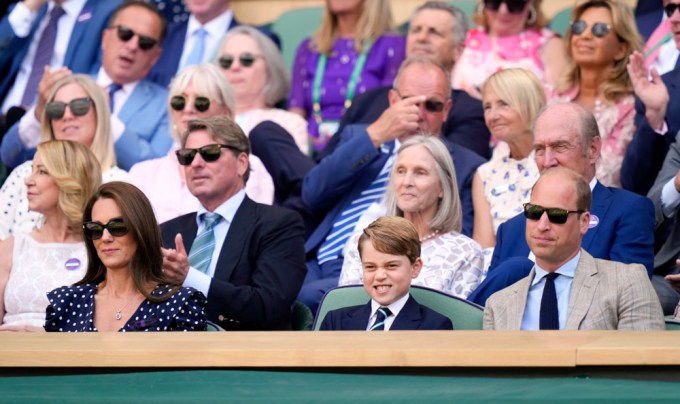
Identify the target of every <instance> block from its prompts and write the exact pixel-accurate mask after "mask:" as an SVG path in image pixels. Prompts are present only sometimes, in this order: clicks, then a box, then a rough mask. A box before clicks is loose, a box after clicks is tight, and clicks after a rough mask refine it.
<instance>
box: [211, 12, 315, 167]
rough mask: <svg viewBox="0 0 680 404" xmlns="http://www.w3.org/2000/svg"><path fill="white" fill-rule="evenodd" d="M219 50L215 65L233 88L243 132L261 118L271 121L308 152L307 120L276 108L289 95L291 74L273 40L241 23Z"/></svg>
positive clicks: (246, 132)
mask: <svg viewBox="0 0 680 404" xmlns="http://www.w3.org/2000/svg"><path fill="white" fill-rule="evenodd" d="M219 49H220V51H219V53H218V55H219V56H218V58H217V60H216V64H217V66H218V67H220V68H221V69H222V74H224V77H225V78H226V79H227V81H229V84H231V86H232V88H233V89H234V95H235V96H236V115H235V117H234V120H235V121H236V123H238V125H239V126H240V127H241V129H243V132H245V134H246V135H248V134H249V133H250V131H251V130H252V129H253V128H254V127H255V126H257V125H258V124H259V123H261V122H262V121H272V122H274V123H276V124H277V125H279V126H281V127H282V128H283V129H285V130H286V132H288V133H289V134H290V135H291V136H292V137H293V139H294V140H295V143H296V144H297V145H298V147H299V148H300V150H301V151H302V152H303V153H305V154H307V153H308V152H309V138H308V136H307V121H305V120H304V119H302V118H301V117H300V116H299V115H298V114H294V113H292V112H289V111H286V110H283V109H280V108H276V105H277V104H278V103H280V102H282V101H285V99H286V97H287V96H288V92H289V90H290V77H289V75H288V70H287V69H286V65H285V62H284V61H283V57H282V56H281V52H280V51H279V50H278V48H277V47H276V45H275V44H274V42H272V40H271V39H269V37H267V36H266V35H264V34H262V33H261V32H260V31H259V30H258V29H256V28H253V27H249V26H247V25H240V26H238V27H236V28H233V29H230V30H229V32H227V35H225V37H224V40H223V41H222V45H221V46H220V48H219Z"/></svg>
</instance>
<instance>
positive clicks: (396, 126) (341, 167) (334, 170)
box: [299, 57, 484, 309]
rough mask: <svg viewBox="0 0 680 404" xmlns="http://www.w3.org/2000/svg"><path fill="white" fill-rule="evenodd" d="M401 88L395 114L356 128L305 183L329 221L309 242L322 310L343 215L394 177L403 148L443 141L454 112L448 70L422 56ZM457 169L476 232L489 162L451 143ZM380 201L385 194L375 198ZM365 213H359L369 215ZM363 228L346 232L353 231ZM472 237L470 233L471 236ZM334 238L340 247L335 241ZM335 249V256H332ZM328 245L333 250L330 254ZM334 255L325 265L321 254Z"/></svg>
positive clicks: (310, 298) (406, 71) (303, 294)
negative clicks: (482, 170) (412, 140)
mask: <svg viewBox="0 0 680 404" xmlns="http://www.w3.org/2000/svg"><path fill="white" fill-rule="evenodd" d="M395 83H396V86H395V88H394V89H393V90H391V91H390V93H389V98H390V107H389V108H388V109H387V110H385V112H383V114H382V115H381V116H380V118H378V119H377V120H376V121H375V122H373V123H372V124H370V125H349V126H347V127H346V128H345V130H344V131H343V133H342V134H341V135H340V136H341V140H340V144H339V145H338V147H337V148H336V150H335V151H334V152H333V153H332V154H331V155H329V156H327V157H325V158H324V159H323V160H321V162H319V164H318V165H317V166H315V167H314V168H313V169H312V170H310V171H309V173H308V174H307V176H305V178H304V181H303V185H302V200H303V202H304V204H305V205H306V206H307V207H308V208H309V209H310V210H311V211H312V212H315V213H317V214H320V215H323V214H324V213H325V212H328V213H325V215H324V216H323V220H322V221H321V223H320V224H319V225H318V226H317V227H316V229H315V230H314V232H313V233H312V234H311V235H310V236H309V238H308V239H307V242H306V243H305V251H306V252H307V258H308V262H307V264H308V268H309V272H308V274H307V278H306V279H305V285H304V286H303V288H302V290H301V291H300V296H299V299H300V300H301V301H302V302H303V303H305V304H307V305H308V306H310V308H312V309H315V308H316V305H317V304H318V302H319V300H320V299H321V296H323V293H324V292H325V291H327V290H329V289H330V288H332V287H334V286H336V285H337V282H338V277H339V276H340V269H341V268H342V261H343V258H342V253H341V250H339V251H338V248H339V247H342V245H344V242H342V240H339V239H334V238H335V234H336V233H337V231H336V230H335V229H336V228H338V226H340V224H341V222H342V221H344V219H342V217H343V216H346V215H347V214H348V213H347V210H348V209H352V208H351V205H353V204H357V203H358V202H357V201H358V200H360V199H363V198H364V195H362V194H365V193H367V192H371V193H372V192H373V191H371V187H372V185H373V183H374V182H375V181H376V180H377V179H378V178H379V177H380V174H381V173H385V172H386V171H389V168H390V165H391V162H392V161H393V159H394V156H395V155H396V152H397V149H398V143H399V142H401V141H404V140H405V139H407V138H409V137H410V136H413V135H414V134H419V133H423V134H430V135H434V136H436V135H438V134H439V133H440V131H441V126H442V124H443V123H444V121H445V120H446V116H447V114H448V110H449V109H450V108H451V99H450V98H449V97H450V94H451V92H450V84H449V83H450V80H449V75H448V71H446V70H444V68H443V67H442V66H441V65H440V64H439V63H437V62H436V61H434V60H432V59H429V58H423V57H415V58H411V59H407V60H406V61H404V63H403V64H402V65H401V68H400V69H399V73H398V74H397V78H396V79H395ZM447 146H448V148H449V151H450V152H451V157H452V158H453V161H454V166H455V169H456V181H457V183H458V190H459V194H460V199H461V205H462V209H463V229H464V230H463V232H464V233H466V232H471V231H472V221H473V210H472V198H471V186H472V185H471V184H472V176H473V175H474V173H475V171H476V170H477V167H479V165H481V164H482V163H483V162H484V160H483V159H482V158H481V157H479V156H478V155H477V154H476V153H474V152H471V151H470V150H467V149H465V148H463V147H461V146H459V145H455V144H451V143H448V144H447ZM372 195H377V196H378V197H379V196H380V195H382V194H381V193H372ZM364 211H365V210H358V211H356V212H355V214H363V213H364ZM355 224H356V221H352V222H350V223H346V224H344V225H343V226H352V227H353V225H355ZM466 234H468V233H466ZM331 239H333V240H331ZM330 244H333V246H334V247H333V249H331V250H329V248H330ZM324 246H326V247H324ZM319 249H323V250H327V251H328V253H331V252H332V254H331V255H328V256H326V255H327V254H324V255H323V258H322V259H318V250H319Z"/></svg>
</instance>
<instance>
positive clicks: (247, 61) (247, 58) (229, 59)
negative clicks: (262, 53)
mask: <svg viewBox="0 0 680 404" xmlns="http://www.w3.org/2000/svg"><path fill="white" fill-rule="evenodd" d="M257 58H258V55H255V54H253V53H250V52H244V53H242V54H240V55H238V61H239V62H240V63H241V66H243V67H250V66H252V65H253V63H255V60H256V59H257ZM217 61H218V62H219V63H220V66H222V68H223V69H229V68H230V67H231V65H233V64H234V55H230V54H226V55H222V56H220V58H219V59H218V60H217Z"/></svg>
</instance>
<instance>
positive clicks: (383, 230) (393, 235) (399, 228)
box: [358, 216, 420, 264]
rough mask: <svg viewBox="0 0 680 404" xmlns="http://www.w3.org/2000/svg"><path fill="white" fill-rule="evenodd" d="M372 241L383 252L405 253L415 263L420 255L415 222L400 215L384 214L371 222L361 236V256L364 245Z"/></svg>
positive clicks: (418, 237)
mask: <svg viewBox="0 0 680 404" xmlns="http://www.w3.org/2000/svg"><path fill="white" fill-rule="evenodd" d="M365 241H370V242H371V244H372V245H373V248H375V249H376V250H377V251H379V252H381V253H383V254H392V255H405V256H406V257H408V260H409V261H410V262H411V264H413V263H414V262H416V259H417V258H419V257H420V236H419V235H418V231H417V230H416V228H415V226H413V223H411V222H410V221H408V220H407V219H404V218H403V217H398V216H382V217H379V218H378V219H376V220H375V221H374V222H373V223H371V224H369V225H368V227H367V228H366V229H364V231H363V233H361V236H359V246H358V248H359V257H361V256H362V245H363V243H364V242H365Z"/></svg>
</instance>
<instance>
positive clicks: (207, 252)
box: [189, 212, 222, 273]
mask: <svg viewBox="0 0 680 404" xmlns="http://www.w3.org/2000/svg"><path fill="white" fill-rule="evenodd" d="M221 219H222V216H220V214H219V213H213V212H206V213H203V214H202V215H201V221H202V222H203V230H202V231H201V232H200V233H199V234H198V236H196V240H194V244H192V245H191V251H190V252H189V264H190V265H191V266H192V267H193V268H196V269H197V270H199V271H201V272H203V273H207V271H208V267H210V261H211V259H212V254H213V251H214V250H215V232H214V231H213V227H215V225H216V224H217V223H219V221H220V220H221Z"/></svg>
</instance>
